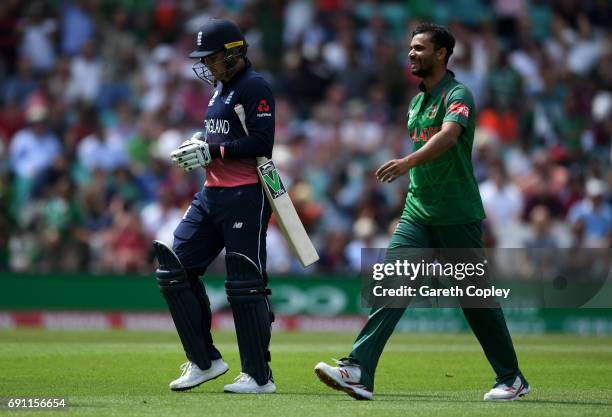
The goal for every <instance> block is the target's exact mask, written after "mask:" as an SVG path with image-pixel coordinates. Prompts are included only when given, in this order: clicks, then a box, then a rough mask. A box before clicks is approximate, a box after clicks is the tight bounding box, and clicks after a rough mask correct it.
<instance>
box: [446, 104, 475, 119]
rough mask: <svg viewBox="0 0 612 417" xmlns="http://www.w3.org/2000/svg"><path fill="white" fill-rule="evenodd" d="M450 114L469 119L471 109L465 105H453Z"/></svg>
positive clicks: (449, 109)
mask: <svg viewBox="0 0 612 417" xmlns="http://www.w3.org/2000/svg"><path fill="white" fill-rule="evenodd" d="M448 113H449V114H457V115H459V116H461V117H465V118H468V117H469V116H470V108H469V107H468V106H466V105H465V104H463V103H452V104H451V105H450V107H449V108H448Z"/></svg>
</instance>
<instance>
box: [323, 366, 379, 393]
mask: <svg viewBox="0 0 612 417" xmlns="http://www.w3.org/2000/svg"><path fill="white" fill-rule="evenodd" d="M336 363H337V364H338V366H330V365H328V364H326V363H325V362H319V363H318V364H317V366H315V368H314V371H315V374H317V376H318V377H319V379H320V380H321V382H323V383H324V384H325V385H327V386H328V387H331V388H333V389H336V390H338V391H344V392H346V393H347V394H348V395H350V396H351V397H353V398H355V399H356V400H371V399H372V396H373V394H372V391H370V390H369V389H367V388H366V387H365V386H364V385H362V384H360V383H359V381H360V379H361V368H360V367H359V366H357V365H351V364H349V363H347V362H343V361H341V360H340V361H336Z"/></svg>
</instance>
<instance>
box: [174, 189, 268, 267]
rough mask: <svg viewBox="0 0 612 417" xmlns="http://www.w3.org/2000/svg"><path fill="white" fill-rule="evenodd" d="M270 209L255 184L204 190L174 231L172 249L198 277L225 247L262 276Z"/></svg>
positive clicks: (195, 197) (261, 191)
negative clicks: (236, 253) (243, 257)
mask: <svg viewBox="0 0 612 417" xmlns="http://www.w3.org/2000/svg"><path fill="white" fill-rule="evenodd" d="M271 214H272V210H271V207H270V203H268V199H267V198H266V196H265V194H264V191H263V189H262V188H261V185H260V184H259V183H257V184H248V185H241V186H238V187H205V188H204V189H203V190H202V191H200V192H199V193H197V194H196V195H195V196H194V198H193V201H192V202H191V205H190V206H189V208H188V209H187V211H186V212H185V215H184V216H183V220H182V221H181V222H180V223H179V225H178V226H177V228H176V229H175V231H174V244H173V250H174V252H175V253H176V254H177V256H178V257H179V259H180V260H181V262H182V264H183V265H184V266H185V268H186V269H187V270H188V271H190V272H195V273H197V275H201V274H203V273H204V272H205V271H206V268H207V267H208V265H210V263H211V262H212V261H213V260H214V259H215V258H216V257H217V255H219V253H220V252H221V250H222V249H223V248H224V247H225V250H226V252H238V253H241V254H243V255H245V256H247V257H249V258H250V259H251V260H252V261H253V262H254V263H255V265H257V267H258V268H259V270H260V271H261V273H262V275H263V276H264V277H266V273H265V271H266V232H267V228H268V222H269V221H270V215H271Z"/></svg>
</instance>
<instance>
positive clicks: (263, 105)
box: [257, 98, 272, 117]
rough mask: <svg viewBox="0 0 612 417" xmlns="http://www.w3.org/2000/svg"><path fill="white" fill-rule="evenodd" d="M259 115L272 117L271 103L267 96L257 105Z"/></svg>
mask: <svg viewBox="0 0 612 417" xmlns="http://www.w3.org/2000/svg"><path fill="white" fill-rule="evenodd" d="M257 117H272V113H270V105H269V104H268V101H267V100H266V99H265V98H264V99H261V100H259V105H258V106H257Z"/></svg>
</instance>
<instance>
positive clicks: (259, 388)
mask: <svg viewBox="0 0 612 417" xmlns="http://www.w3.org/2000/svg"><path fill="white" fill-rule="evenodd" d="M223 391H225V392H233V393H234V394H272V393H274V392H276V385H274V381H272V379H270V380H268V382H267V383H266V384H265V385H258V384H257V382H256V381H255V380H254V379H253V378H252V377H251V376H250V375H249V374H245V373H244V372H240V375H238V376H237V377H236V379H234V383H233V384H228V385H226V386H225V387H223Z"/></svg>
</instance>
